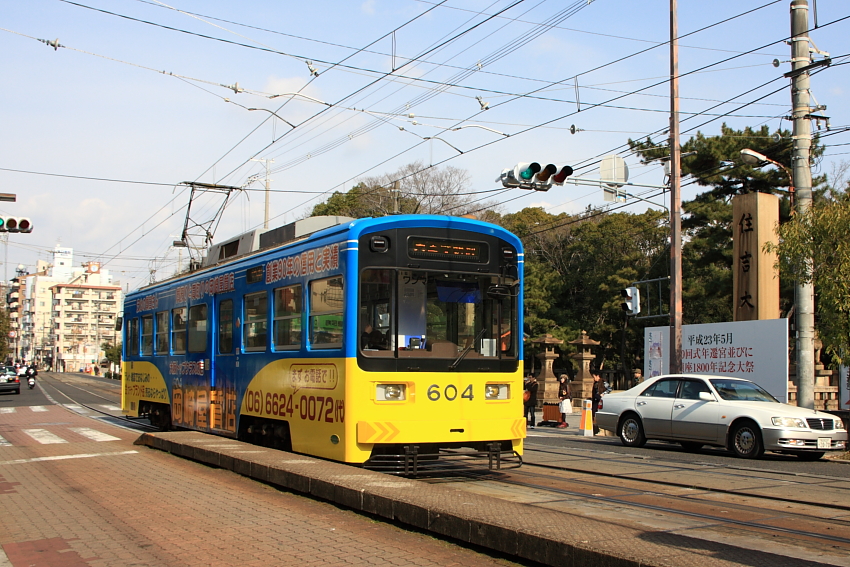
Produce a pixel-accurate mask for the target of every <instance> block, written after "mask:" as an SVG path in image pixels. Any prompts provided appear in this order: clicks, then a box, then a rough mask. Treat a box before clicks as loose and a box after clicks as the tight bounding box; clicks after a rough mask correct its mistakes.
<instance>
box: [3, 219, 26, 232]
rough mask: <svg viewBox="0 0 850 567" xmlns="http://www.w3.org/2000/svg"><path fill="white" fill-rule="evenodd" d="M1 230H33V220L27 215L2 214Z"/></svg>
mask: <svg viewBox="0 0 850 567" xmlns="http://www.w3.org/2000/svg"><path fill="white" fill-rule="evenodd" d="M0 232H32V221H31V220H30V219H28V218H26V217H2V216H0Z"/></svg>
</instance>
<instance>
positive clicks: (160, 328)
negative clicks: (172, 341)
mask: <svg viewBox="0 0 850 567" xmlns="http://www.w3.org/2000/svg"><path fill="white" fill-rule="evenodd" d="M154 348H155V352H156V354H159V355H165V354H168V311H160V312H159V313H157V314H156V340H155V342H154Z"/></svg>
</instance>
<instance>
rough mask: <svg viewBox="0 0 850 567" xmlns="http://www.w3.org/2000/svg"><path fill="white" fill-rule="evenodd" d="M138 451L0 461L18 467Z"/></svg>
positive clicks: (0, 463) (135, 453)
mask: <svg viewBox="0 0 850 567" xmlns="http://www.w3.org/2000/svg"><path fill="white" fill-rule="evenodd" d="M138 453H139V452H138V451H118V452H115V453H83V454H81V455H55V456H53V457H34V458H32V459H15V460H14V461H0V466H3V465H20V464H25V463H41V462H44V461H64V460H66V459H90V458H92V457H113V456H118V455H137V454H138Z"/></svg>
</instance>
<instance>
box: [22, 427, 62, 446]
mask: <svg viewBox="0 0 850 567" xmlns="http://www.w3.org/2000/svg"><path fill="white" fill-rule="evenodd" d="M23 431H24V433H26V434H27V435H29V436H30V437H32V438H33V439H35V440H36V441H38V442H39V443H41V444H43V445H52V444H54V443H67V441H65V440H64V439H62V438H61V437H59V436H58V435H54V434H53V433H51V432H49V431H48V430H46V429H24V430H23Z"/></svg>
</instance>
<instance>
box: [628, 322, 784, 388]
mask: <svg viewBox="0 0 850 567" xmlns="http://www.w3.org/2000/svg"><path fill="white" fill-rule="evenodd" d="M669 356H670V327H648V328H646V329H644V356H643V360H644V376H646V377H652V376H658V375H660V374H666V373H667V369H668V368H669V367H670V366H669ZM682 373H683V374H713V375H717V376H736V377H738V378H746V379H747V380H752V381H753V382H755V383H757V384H758V385H760V386H761V387H763V388H764V389H765V390H767V391H768V392H770V393H771V394H773V396H774V397H775V398H776V399H777V400H779V401H780V402H786V403H787V402H788V319H764V320H761V321H736V322H728V323H707V324H704V325H682Z"/></svg>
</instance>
